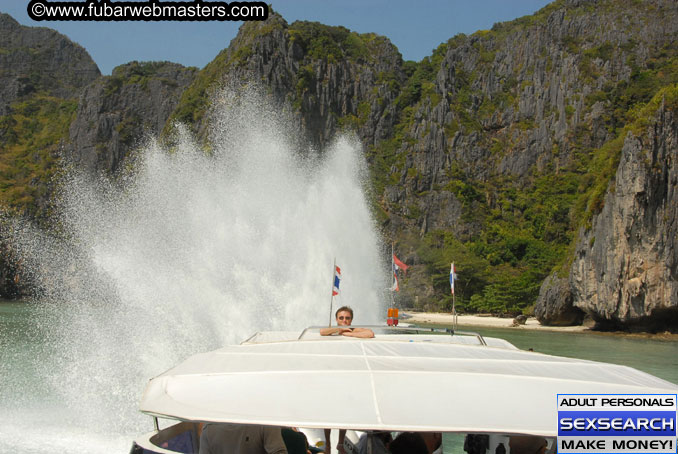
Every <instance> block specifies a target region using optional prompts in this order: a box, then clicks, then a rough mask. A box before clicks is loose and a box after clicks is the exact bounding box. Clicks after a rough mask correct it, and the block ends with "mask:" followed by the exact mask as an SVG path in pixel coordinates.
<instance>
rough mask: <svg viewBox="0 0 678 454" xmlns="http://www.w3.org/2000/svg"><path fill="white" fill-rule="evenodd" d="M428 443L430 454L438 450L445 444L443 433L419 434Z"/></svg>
mask: <svg viewBox="0 0 678 454" xmlns="http://www.w3.org/2000/svg"><path fill="white" fill-rule="evenodd" d="M419 435H421V438H423V439H424V443H426V448H427V449H428V452H429V454H431V453H432V452H433V451H435V450H436V449H438V448H439V447H440V445H441V444H442V442H443V434H442V432H419Z"/></svg>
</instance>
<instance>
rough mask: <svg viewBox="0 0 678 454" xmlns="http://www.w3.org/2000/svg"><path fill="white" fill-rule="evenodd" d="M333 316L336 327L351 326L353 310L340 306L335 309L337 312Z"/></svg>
mask: <svg viewBox="0 0 678 454" xmlns="http://www.w3.org/2000/svg"><path fill="white" fill-rule="evenodd" d="M334 316H335V317H336V319H337V325H339V326H351V322H352V321H353V309H351V308H350V307H348V306H342V307H340V308H339V309H337V312H336V314H334Z"/></svg>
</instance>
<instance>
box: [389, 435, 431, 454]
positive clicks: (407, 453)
mask: <svg viewBox="0 0 678 454" xmlns="http://www.w3.org/2000/svg"><path fill="white" fill-rule="evenodd" d="M388 448H389V450H390V451H391V453H392V454H428V448H427V447H426V442H425V441H424V439H423V438H422V437H421V435H419V434H418V433H416V432H403V433H401V434H400V435H398V436H397V437H396V438H395V440H393V441H392V442H391V444H390V445H388Z"/></svg>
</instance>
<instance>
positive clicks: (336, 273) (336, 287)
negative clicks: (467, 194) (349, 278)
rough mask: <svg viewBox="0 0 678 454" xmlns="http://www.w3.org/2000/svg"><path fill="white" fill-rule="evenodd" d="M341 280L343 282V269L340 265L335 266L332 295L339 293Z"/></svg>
mask: <svg viewBox="0 0 678 454" xmlns="http://www.w3.org/2000/svg"><path fill="white" fill-rule="evenodd" d="M339 282H341V269H340V268H339V267H338V266H335V267H334V286H333V287H332V296H337V295H338V294H339Z"/></svg>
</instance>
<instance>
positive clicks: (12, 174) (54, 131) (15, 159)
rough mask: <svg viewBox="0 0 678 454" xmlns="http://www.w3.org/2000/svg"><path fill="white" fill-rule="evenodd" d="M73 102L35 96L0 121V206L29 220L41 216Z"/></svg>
mask: <svg viewBox="0 0 678 454" xmlns="http://www.w3.org/2000/svg"><path fill="white" fill-rule="evenodd" d="M76 107H77V102H76V101H74V100H64V99H60V98H54V97H51V96H47V95H37V96H33V97H31V98H30V99H27V100H25V101H21V102H16V103H14V104H13V105H12V106H11V108H10V113H9V114H8V115H4V116H1V117H0V131H2V136H1V137H2V138H1V140H2V153H0V205H1V206H3V207H5V208H9V209H11V210H13V211H15V212H19V213H22V214H25V215H28V216H31V217H40V216H43V215H44V214H45V213H44V212H43V210H44V209H45V208H46V202H47V198H48V197H49V192H48V191H49V188H50V184H51V182H52V178H53V176H54V173H55V171H56V170H57V167H56V163H57V160H58V153H59V147H60V145H61V143H62V141H63V140H65V139H66V138H67V137H68V128H69V126H70V124H71V121H73V119H74V117H75V110H76Z"/></svg>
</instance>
